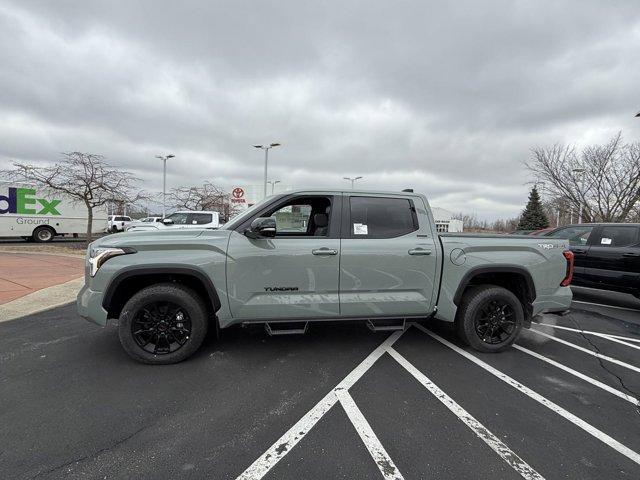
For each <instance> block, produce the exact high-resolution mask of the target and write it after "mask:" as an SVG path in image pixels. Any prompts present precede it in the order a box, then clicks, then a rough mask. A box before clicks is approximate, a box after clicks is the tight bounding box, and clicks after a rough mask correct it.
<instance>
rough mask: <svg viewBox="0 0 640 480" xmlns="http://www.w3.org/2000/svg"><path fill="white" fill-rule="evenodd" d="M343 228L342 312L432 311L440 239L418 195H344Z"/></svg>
mask: <svg viewBox="0 0 640 480" xmlns="http://www.w3.org/2000/svg"><path fill="white" fill-rule="evenodd" d="M416 202H419V204H418V203H416ZM342 232H343V233H342V253H341V259H340V313H341V315H343V316H355V317H384V316H410V315H427V314H428V313H430V312H431V310H432V309H433V304H434V302H435V298H434V290H435V288H434V287H435V279H436V263H437V262H436V259H437V254H438V248H439V243H438V241H437V238H435V236H434V235H435V233H434V232H432V231H431V220H430V219H429V217H428V215H427V210H426V208H425V205H423V202H422V200H421V199H420V198H419V197H402V196H382V195H375V196H374V195H366V196H365V195H357V194H353V195H349V196H347V197H345V198H344V202H343V225H342Z"/></svg>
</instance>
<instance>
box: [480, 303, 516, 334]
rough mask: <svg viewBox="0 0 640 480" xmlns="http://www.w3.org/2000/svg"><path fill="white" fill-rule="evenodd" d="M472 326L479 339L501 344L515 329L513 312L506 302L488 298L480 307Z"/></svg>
mask: <svg viewBox="0 0 640 480" xmlns="http://www.w3.org/2000/svg"><path fill="white" fill-rule="evenodd" d="M474 326H475V331H476V334H477V335H478V337H479V338H480V340H482V341H483V342H485V343H488V344H490V345H498V344H501V343H502V342H504V341H505V340H507V339H508V338H509V337H511V335H513V332H514V331H515V329H516V321H515V312H514V310H513V308H512V307H511V305H510V304H509V303H507V302H504V301H500V300H489V301H488V302H485V304H484V305H482V306H481V307H480V309H479V311H478V313H477V315H476V318H475V323H474Z"/></svg>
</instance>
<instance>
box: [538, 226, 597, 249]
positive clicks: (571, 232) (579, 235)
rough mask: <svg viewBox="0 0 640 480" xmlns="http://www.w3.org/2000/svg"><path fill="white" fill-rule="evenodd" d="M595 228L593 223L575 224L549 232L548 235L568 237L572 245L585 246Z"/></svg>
mask: <svg viewBox="0 0 640 480" xmlns="http://www.w3.org/2000/svg"><path fill="white" fill-rule="evenodd" d="M592 230H593V225H585V226H574V227H567V228H562V229H560V230H556V231H555V232H551V233H548V234H547V235H546V236H547V237H553V238H566V239H568V240H569V245H571V246H572V247H579V246H584V245H586V244H587V242H588V241H589V236H590V235H591V231H592Z"/></svg>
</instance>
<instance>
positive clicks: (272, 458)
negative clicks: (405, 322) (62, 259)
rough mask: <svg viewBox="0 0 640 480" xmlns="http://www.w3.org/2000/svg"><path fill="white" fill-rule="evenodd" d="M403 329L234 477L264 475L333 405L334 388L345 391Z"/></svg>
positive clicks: (244, 478)
mask: <svg viewBox="0 0 640 480" xmlns="http://www.w3.org/2000/svg"><path fill="white" fill-rule="evenodd" d="M403 333H404V331H400V330H399V331H397V332H394V333H393V334H391V335H390V336H389V337H387V339H386V340H385V341H384V342H382V343H381V344H380V345H378V347H377V348H376V349H375V350H374V351H373V352H371V353H370V354H369V355H368V356H367V358H365V359H364V360H363V361H362V362H361V363H360V364H359V365H358V366H357V367H356V368H354V369H353V370H352V371H351V372H350V373H349V374H348V375H347V376H346V377H345V378H344V379H343V380H342V381H341V382H340V383H339V384H338V385H336V387H335V388H334V389H332V390H331V391H330V392H329V393H327V394H326V395H325V396H324V398H323V399H322V400H320V401H319V402H318V403H317V404H316V405H315V406H314V407H313V408H312V409H311V410H309V411H308V412H307V413H306V414H305V415H304V416H303V417H302V418H301V419H300V420H298V422H297V423H296V424H295V425H294V426H293V427H291V428H290V429H289V430H288V431H287V432H286V433H285V434H284V435H282V437H280V438H279V439H278V440H277V441H276V442H275V443H274V444H273V445H271V447H269V449H267V451H266V452H264V453H263V454H262V455H261V456H260V457H259V458H258V459H256V461H255V462H253V463H252V464H251V465H250V466H249V467H248V468H247V469H246V470H245V471H244V472H242V473H241V474H240V475H239V476H238V477H237V478H238V480H258V479H260V478H262V477H264V476H265V475H266V474H267V473H268V472H269V470H271V469H272V468H273V467H275V466H276V464H277V463H278V462H279V461H280V460H282V459H283V458H284V457H285V455H287V453H289V452H290V451H291V449H292V448H293V447H295V446H296V445H297V444H298V442H299V441H300V440H302V439H303V438H304V437H305V436H306V435H307V433H309V431H310V430H311V429H312V428H313V427H314V425H315V424H316V423H318V420H320V419H321V418H322V417H323V416H324V415H325V414H326V413H327V412H328V411H329V410H330V409H331V407H333V406H334V405H335V404H336V402H337V401H338V398H337V397H336V393H335V392H336V390H337V389H345V390H348V389H349V388H350V387H351V386H352V385H353V384H354V383H355V382H357V381H358V380H359V379H360V377H362V375H364V374H365V373H366V371H367V370H369V369H370V368H371V367H372V366H373V364H374V363H375V362H376V360H378V359H379V358H380V357H381V356H382V355H383V354H384V352H385V351H386V348H387V347H390V346H391V345H393V344H394V342H396V340H398V338H400V336H401V335H402V334H403Z"/></svg>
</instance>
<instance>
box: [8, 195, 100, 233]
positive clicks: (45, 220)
mask: <svg viewBox="0 0 640 480" xmlns="http://www.w3.org/2000/svg"><path fill="white" fill-rule="evenodd" d="M87 220H88V213H87V208H86V207H85V206H84V204H82V203H80V202H77V201H75V200H73V199H71V198H69V197H67V196H65V195H63V194H60V193H59V192H53V191H49V190H47V189H43V188H39V187H34V186H31V185H25V184H16V183H0V237H22V238H23V239H25V240H33V241H36V242H40V243H42V242H50V241H51V240H53V238H54V237H55V236H56V235H73V236H77V235H78V234H85V233H86V232H87ZM106 221H107V211H106V208H95V209H94V210H93V225H92V229H91V230H92V232H93V233H98V232H100V231H102V230H104V225H105V223H106Z"/></svg>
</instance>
